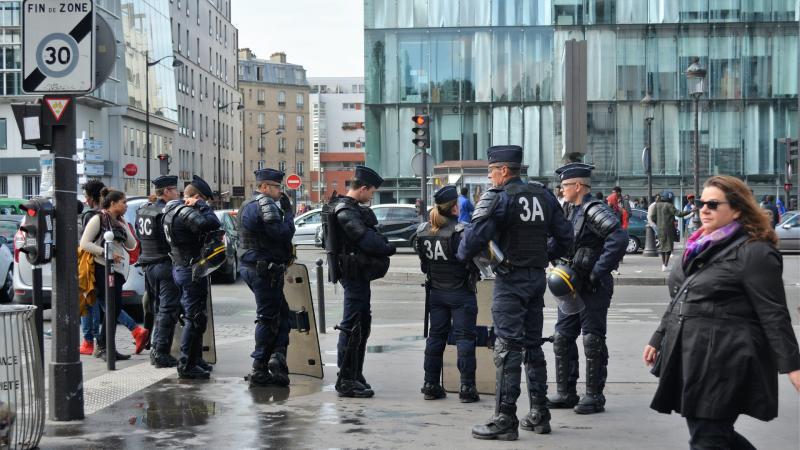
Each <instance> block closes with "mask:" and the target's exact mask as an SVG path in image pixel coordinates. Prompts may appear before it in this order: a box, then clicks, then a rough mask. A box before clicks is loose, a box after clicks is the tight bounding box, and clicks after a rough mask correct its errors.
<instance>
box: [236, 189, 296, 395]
mask: <svg viewBox="0 0 800 450" xmlns="http://www.w3.org/2000/svg"><path fill="white" fill-rule="evenodd" d="M239 221H240V227H239V229H240V237H241V242H242V248H244V249H245V253H244V255H243V256H242V266H241V267H240V268H239V273H240V274H241V275H242V278H244V281H245V282H246V283H247V286H248V287H250V290H251V291H253V294H255V297H256V323H257V325H256V332H255V341H256V342H255V349H254V350H253V353H251V354H250V356H251V357H252V358H253V359H254V363H253V367H254V369H258V370H259V371H260V373H261V374H263V375H265V376H266V373H264V365H265V364H266V363H267V360H268V359H270V358H271V357H272V356H273V354H275V355H274V357H275V358H279V359H283V360H284V361H285V357H286V348H287V346H288V345H289V305H288V304H287V303H286V297H285V296H284V294H283V283H284V275H285V273H286V266H287V264H288V263H289V262H290V260H291V258H292V237H293V236H294V231H295V228H294V215H293V214H292V211H291V208H288V210H287V211H283V210H282V209H281V208H280V207H279V206H278V204H277V203H276V202H275V201H274V200H273V199H271V198H269V197H267V196H266V195H264V194H258V195H256V196H255V197H254V198H253V199H252V200H250V201H248V202H246V203H245V204H244V205H243V206H242V208H241V209H240V212H239ZM278 354H280V355H281V356H278ZM253 377H254V378H252V380H253V382H257V381H259V380H258V379H257V376H256V373H255V371H254V375H253ZM283 381H284V382H285V381H288V380H286V379H284V380H283ZM261 384H269V383H268V382H266V381H264V383H261Z"/></svg>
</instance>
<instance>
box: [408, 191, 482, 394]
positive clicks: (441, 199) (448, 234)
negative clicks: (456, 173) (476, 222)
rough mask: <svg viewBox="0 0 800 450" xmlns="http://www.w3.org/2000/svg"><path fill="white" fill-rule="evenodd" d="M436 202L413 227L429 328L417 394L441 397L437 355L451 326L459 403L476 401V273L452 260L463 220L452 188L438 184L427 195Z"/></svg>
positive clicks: (445, 343)
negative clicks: (458, 376) (422, 378)
mask: <svg viewBox="0 0 800 450" xmlns="http://www.w3.org/2000/svg"><path fill="white" fill-rule="evenodd" d="M433 201H434V203H435V204H436V206H435V207H434V208H433V209H432V210H431V214H430V221H429V222H425V223H422V224H420V226H419V228H417V254H418V255H419V259H420V261H421V265H422V271H423V272H424V273H425V274H426V275H427V279H426V291H427V292H426V294H427V297H428V298H427V299H426V301H427V302H428V305H429V310H430V325H431V328H430V332H429V334H428V340H427V342H426V344H425V365H424V368H425V383H424V385H423V386H422V390H421V392H422V393H423V394H424V395H425V400H435V399H439V398H444V397H446V396H447V394H446V393H445V391H444V388H443V387H442V385H441V384H439V380H440V378H441V374H442V354H443V353H444V348H445V345H447V336H448V335H449V334H450V329H451V327H452V329H453V336H455V340H456V348H457V349H458V353H457V354H458V360H457V363H456V365H457V367H458V370H459V372H460V373H461V389H460V391H459V394H458V397H459V399H460V400H461V403H472V402H476V401H478V400H479V396H478V389H477V388H476V387H475V366H476V363H475V338H476V336H475V322H476V320H477V317H478V300H477V298H476V297H475V292H476V284H475V283H476V282H477V281H478V277H477V272H476V270H475V269H474V268H471V267H470V266H471V264H465V263H463V262H461V261H459V260H458V259H457V258H456V250H458V243H459V242H460V241H461V232H462V231H463V230H464V224H463V223H460V222H459V221H458V204H457V203H456V202H457V201H458V192H456V187H455V186H444V187H443V188H441V189H439V190H438V191H436V193H435V194H434V195H433Z"/></svg>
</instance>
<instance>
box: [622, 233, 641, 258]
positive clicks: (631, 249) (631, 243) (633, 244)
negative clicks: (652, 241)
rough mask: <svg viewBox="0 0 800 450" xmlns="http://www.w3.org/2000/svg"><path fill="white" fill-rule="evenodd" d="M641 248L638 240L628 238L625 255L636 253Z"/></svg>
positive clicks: (633, 237)
mask: <svg viewBox="0 0 800 450" xmlns="http://www.w3.org/2000/svg"><path fill="white" fill-rule="evenodd" d="M641 247H642V244H641V242H639V238H637V237H635V236H628V247H627V248H626V249H625V253H629V254H630V253H637V252H639V249H640V248H641Z"/></svg>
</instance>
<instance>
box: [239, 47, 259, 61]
mask: <svg viewBox="0 0 800 450" xmlns="http://www.w3.org/2000/svg"><path fill="white" fill-rule="evenodd" d="M239 59H242V60H250V59H256V54H255V53H253V51H252V50H250V49H249V48H246V47H245V48H240V49H239Z"/></svg>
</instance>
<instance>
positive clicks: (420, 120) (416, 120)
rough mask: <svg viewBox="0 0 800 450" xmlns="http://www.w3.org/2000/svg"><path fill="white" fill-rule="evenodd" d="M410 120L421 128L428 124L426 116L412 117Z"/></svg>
mask: <svg viewBox="0 0 800 450" xmlns="http://www.w3.org/2000/svg"><path fill="white" fill-rule="evenodd" d="M411 120H412V121H413V122H414V123H415V124H417V125H419V126H421V127H422V126H425V125H427V124H428V116H414V117H412V118H411Z"/></svg>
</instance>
